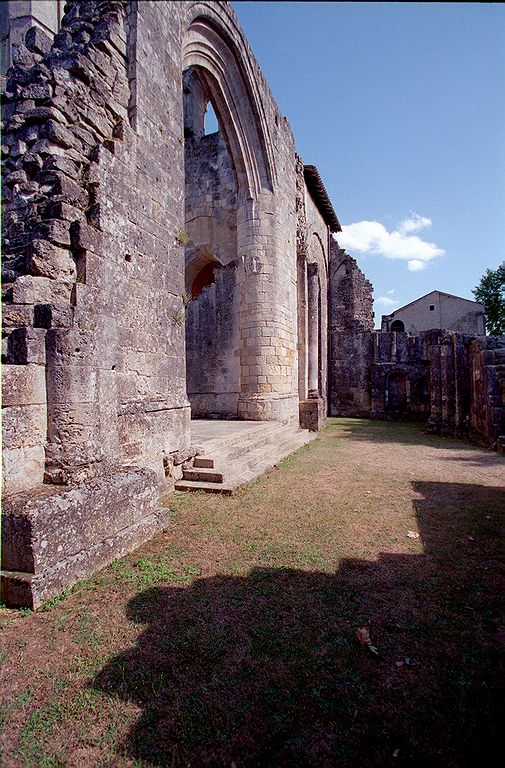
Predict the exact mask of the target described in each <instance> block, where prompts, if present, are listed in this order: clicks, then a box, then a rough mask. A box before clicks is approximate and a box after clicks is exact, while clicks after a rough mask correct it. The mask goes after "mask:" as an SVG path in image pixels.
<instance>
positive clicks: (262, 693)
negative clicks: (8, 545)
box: [94, 483, 505, 768]
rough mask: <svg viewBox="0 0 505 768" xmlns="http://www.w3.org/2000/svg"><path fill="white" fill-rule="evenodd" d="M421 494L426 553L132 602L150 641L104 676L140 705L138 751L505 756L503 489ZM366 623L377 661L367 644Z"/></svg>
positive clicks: (250, 756)
mask: <svg viewBox="0 0 505 768" xmlns="http://www.w3.org/2000/svg"><path fill="white" fill-rule="evenodd" d="M413 490H414V491H415V492H416V495H417V494H420V495H421V496H422V499H421V500H419V501H416V502H415V503H416V506H417V514H418V525H419V531H420V535H421V540H422V543H423V547H424V552H423V554H412V555H406V554H394V553H392V554H391V553H388V554H382V555H381V556H380V557H379V558H378V560H376V561H366V560H343V561H342V562H341V566H340V568H339V570H338V571H337V572H336V573H334V574H331V573H322V572H308V571H300V570H290V569H278V570H276V569H269V568H254V569H253V570H252V571H251V572H250V574H249V575H248V576H246V577H235V576H227V575H218V576H215V577H213V578H208V579H198V580H196V581H195V582H194V583H193V584H192V585H191V586H190V587H187V588H182V587H181V588H175V587H159V588H154V589H149V590H147V591H145V592H142V593H140V594H139V595H137V596H136V597H135V598H134V599H133V600H131V601H130V603H129V605H128V608H127V612H128V617H129V618H130V620H131V621H134V622H138V623H139V624H142V625H146V626H145V627H144V628H143V629H142V632H141V634H140V635H139V640H138V645H137V646H136V647H135V648H132V649H130V650H128V651H126V652H125V653H123V654H121V655H120V656H118V657H116V658H115V659H113V660H112V661H111V662H110V663H109V664H108V665H107V666H106V667H105V668H104V669H103V670H102V671H101V672H100V674H99V675H98V677H97V678H96V680H95V681H94V686H95V687H96V688H98V689H99V690H100V691H103V692H106V693H108V694H110V695H111V696H114V697H119V698H121V699H124V700H127V701H132V702H135V703H136V704H137V705H139V706H140V707H141V708H142V715H141V717H140V719H139V721H138V723H137V724H136V726H135V727H134V729H133V730H132V732H131V733H130V736H129V740H128V743H127V744H126V745H125V746H124V749H125V753H126V754H127V755H128V757H132V758H136V759H137V760H140V761H142V764H143V765H150V766H151V765H152V766H162V765H163V766H165V765H174V766H189V765H191V766H233V765H235V766H237V768H241V767H242V766H377V765H416V766H426V765H429V766H458V768H461V766H477V765H488V764H492V763H491V756H492V755H493V749H494V748H497V747H498V745H499V743H500V744H501V717H500V708H499V697H498V690H499V687H498V686H499V681H500V671H503V656H502V653H500V648H499V644H498V639H499V623H498V619H499V616H498V609H497V597H498V595H499V594H500V592H499V585H498V584H497V572H498V558H499V555H500V552H499V548H500V536H499V533H500V529H499V514H500V512H501V511H502V510H503V509H504V508H505V491H502V490H499V489H495V488H489V487H484V486H476V485H473V486H472V485H455V484H443V483H415V484H414V488H413ZM414 546H415V545H414ZM365 625H367V626H369V627H370V635H371V638H372V641H373V642H374V644H375V645H376V646H377V648H378V650H379V653H380V655H379V656H378V657H375V656H374V655H373V654H372V653H371V652H370V651H369V650H367V648H366V647H364V646H362V645H360V644H359V643H358V642H357V640H356V637H355V633H356V629H357V628H358V627H362V626H365ZM502 679H503V678H502ZM498 739H500V742H499V741H498Z"/></svg>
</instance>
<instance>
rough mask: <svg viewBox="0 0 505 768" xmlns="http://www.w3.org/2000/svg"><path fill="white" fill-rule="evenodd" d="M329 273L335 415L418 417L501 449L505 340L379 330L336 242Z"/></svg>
mask: <svg viewBox="0 0 505 768" xmlns="http://www.w3.org/2000/svg"><path fill="white" fill-rule="evenodd" d="M330 270H331V277H330V286H331V290H330V325H329V336H330V371H331V375H330V413H331V414H332V415H335V416H350V417H370V418H375V419H402V418H406V419H412V418H414V419H419V420H421V421H423V422H425V423H426V427H427V430H428V431H429V432H433V433H437V434H442V435H448V436H460V437H470V438H471V439H472V440H474V441H475V442H477V443H479V444H481V445H483V446H485V447H487V448H492V449H498V450H503V446H504V445H505V437H504V436H505V339H504V338H503V337H501V338H493V337H475V336H469V335H465V334H462V333H459V332H454V331H447V330H431V331H423V332H421V333H420V334H419V335H418V336H410V335H409V334H407V333H398V332H377V331H374V330H373V319H372V286H371V284H370V283H369V282H368V281H367V280H366V279H365V277H364V275H363V274H362V273H361V271H360V270H359V269H358V267H357V264H356V262H355V261H354V259H352V258H351V257H350V256H349V255H348V254H346V253H345V251H343V250H342V249H340V248H339V247H338V244H337V243H336V242H333V244H332V248H331V258H330Z"/></svg>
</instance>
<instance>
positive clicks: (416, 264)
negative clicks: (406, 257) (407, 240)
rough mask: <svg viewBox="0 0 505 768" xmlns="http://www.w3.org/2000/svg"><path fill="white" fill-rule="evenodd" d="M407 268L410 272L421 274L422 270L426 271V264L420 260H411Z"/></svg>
mask: <svg viewBox="0 0 505 768" xmlns="http://www.w3.org/2000/svg"><path fill="white" fill-rule="evenodd" d="M407 267H408V268H409V272H420V271H421V270H422V269H426V262H425V261H420V259H411V260H410V261H409V263H408V264H407Z"/></svg>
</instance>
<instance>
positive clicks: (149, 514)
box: [2, 468, 169, 608]
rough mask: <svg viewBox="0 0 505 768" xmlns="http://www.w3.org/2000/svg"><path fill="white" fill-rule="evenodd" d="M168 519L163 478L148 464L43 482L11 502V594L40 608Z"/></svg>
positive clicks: (6, 583) (7, 586)
mask: <svg viewBox="0 0 505 768" xmlns="http://www.w3.org/2000/svg"><path fill="white" fill-rule="evenodd" d="M168 521H169V513H168V510H167V509H165V508H163V507H160V505H159V501H158V489H157V482H156V477H155V475H154V473H153V472H150V471H149V470H145V469H137V468H129V469H123V470H116V471H113V472H110V473H107V474H105V475H102V476H101V477H96V478H93V479H91V480H88V481H86V482H85V483H83V484H82V485H80V486H73V487H69V488H65V489H64V490H63V489H61V488H56V487H55V486H43V487H41V488H37V489H36V490H33V491H28V492H26V493H23V494H16V495H15V496H13V497H11V498H9V499H7V500H6V503H5V508H4V520H3V525H4V532H3V537H2V563H3V569H4V570H3V572H2V592H3V594H4V595H5V599H6V600H7V602H8V604H11V605H28V606H29V607H32V608H33V607H38V606H39V605H40V604H41V603H42V602H43V601H44V600H45V599H47V598H48V597H50V596H52V595H55V594H58V593H59V592H60V591H61V590H62V589H65V588H67V587H70V586H71V585H72V584H74V583H75V582H76V581H77V580H78V579H82V578H86V577H87V576H90V575H91V574H92V573H93V572H94V571H96V570H98V569H99V568H103V567H104V566H105V565H107V564H108V563H110V562H111V561H112V560H114V559H115V558H117V557H121V556H123V555H125V554H126V553H128V552H131V551H132V550H134V549H135V548H136V547H138V546H140V544H142V543H143V542H144V541H146V540H147V539H148V538H150V537H151V536H152V535H153V534H154V533H156V531H159V530H160V529H162V528H164V527H166V526H167V524H168ZM23 585H24V589H23V588H22V587H23ZM20 598H21V599H20Z"/></svg>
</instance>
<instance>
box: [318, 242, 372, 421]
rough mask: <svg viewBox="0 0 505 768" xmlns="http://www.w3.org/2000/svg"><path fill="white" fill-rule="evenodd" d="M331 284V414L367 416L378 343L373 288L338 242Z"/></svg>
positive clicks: (334, 247)
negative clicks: (376, 344)
mask: <svg viewBox="0 0 505 768" xmlns="http://www.w3.org/2000/svg"><path fill="white" fill-rule="evenodd" d="M329 282H330V296H329V339H330V362H329V366H330V394H329V403H330V413H331V415H332V416H367V415H368V414H369V413H370V407H371V383H372V382H371V378H372V360H373V343H374V341H373V333H372V331H373V299H372V284H371V283H370V282H369V281H368V280H367V279H366V278H365V276H364V274H363V273H362V272H361V270H360V269H359V267H358V265H357V263H356V261H355V259H353V258H352V257H351V256H349V254H348V253H346V252H345V250H343V249H342V248H340V247H339V245H338V243H337V242H336V241H335V240H332V241H331V246H330V281H329Z"/></svg>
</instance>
